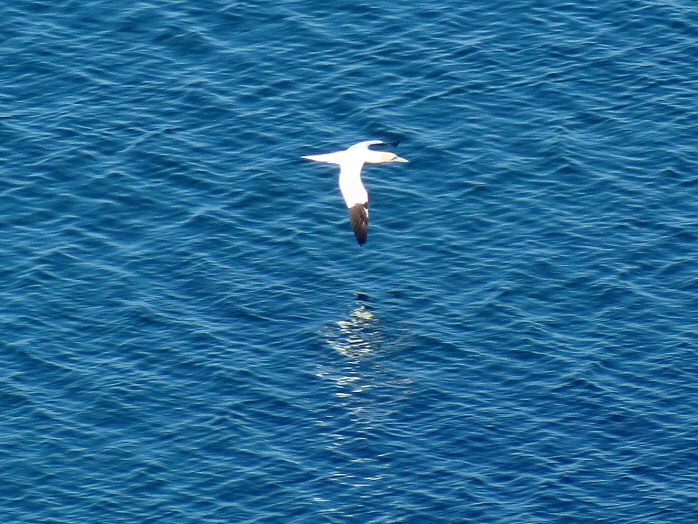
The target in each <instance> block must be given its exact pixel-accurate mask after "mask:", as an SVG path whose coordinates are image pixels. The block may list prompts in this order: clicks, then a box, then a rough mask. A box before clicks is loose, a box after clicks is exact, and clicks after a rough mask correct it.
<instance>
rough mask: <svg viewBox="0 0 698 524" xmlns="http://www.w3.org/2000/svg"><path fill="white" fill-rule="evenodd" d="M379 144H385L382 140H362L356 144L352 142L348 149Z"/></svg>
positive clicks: (365, 147) (364, 147)
mask: <svg viewBox="0 0 698 524" xmlns="http://www.w3.org/2000/svg"><path fill="white" fill-rule="evenodd" d="M380 144H385V142H383V141H382V140H364V141H363V142H359V143H358V144H354V145H353V146H351V147H349V150H351V149H368V148H369V147H370V146H377V145H380Z"/></svg>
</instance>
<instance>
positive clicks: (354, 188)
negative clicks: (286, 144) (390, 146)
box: [303, 140, 407, 245]
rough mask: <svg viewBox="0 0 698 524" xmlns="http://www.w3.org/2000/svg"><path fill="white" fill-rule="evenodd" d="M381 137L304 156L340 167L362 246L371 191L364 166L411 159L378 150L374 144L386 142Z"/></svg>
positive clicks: (364, 238)
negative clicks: (363, 180)
mask: <svg viewBox="0 0 698 524" xmlns="http://www.w3.org/2000/svg"><path fill="white" fill-rule="evenodd" d="M383 143H384V142H383V141H381V140H366V141H365V142H359V143H358V144H354V145H353V146H351V147H350V148H348V149H345V150H344V151H337V152H336V153H325V154H323V155H308V156H304V157H303V158H305V159H306V160H312V161H313V162H325V163H327V164H337V165H338V166H339V189H340V190H341V191H342V196H343V197H344V201H345V202H346V203H347V207H348V208H349V221H350V222H351V227H352V228H353V229H354V236H356V240H357V241H358V243H359V245H363V244H365V243H366V238H367V237H368V193H367V192H366V188H365V187H364V185H363V183H362V182H361V169H363V167H364V164H385V163H387V162H407V160H405V159H404V158H401V157H399V156H397V155H396V154H395V153H390V152H389V151H374V150H373V149H369V147H370V146H374V145H378V144H383Z"/></svg>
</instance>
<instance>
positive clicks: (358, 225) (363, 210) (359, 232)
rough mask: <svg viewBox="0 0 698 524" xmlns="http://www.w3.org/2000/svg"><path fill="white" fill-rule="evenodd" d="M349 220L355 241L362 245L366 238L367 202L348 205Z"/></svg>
mask: <svg viewBox="0 0 698 524" xmlns="http://www.w3.org/2000/svg"><path fill="white" fill-rule="evenodd" d="M349 220H350V221H351V227H352V228H353V229H354V236H355V237H356V241H357V242H358V243H359V245H360V246H362V245H364V244H365V243H366V239H367V238H368V202H366V203H365V204H356V205H355V206H352V207H350V208H349Z"/></svg>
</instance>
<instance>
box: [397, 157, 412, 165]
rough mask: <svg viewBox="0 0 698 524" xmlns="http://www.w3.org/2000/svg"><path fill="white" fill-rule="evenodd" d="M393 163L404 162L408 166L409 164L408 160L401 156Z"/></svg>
mask: <svg viewBox="0 0 698 524" xmlns="http://www.w3.org/2000/svg"><path fill="white" fill-rule="evenodd" d="M393 162H403V163H405V164H407V163H409V160H407V159H406V158H402V157H401V156H396V157H395V158H393Z"/></svg>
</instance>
